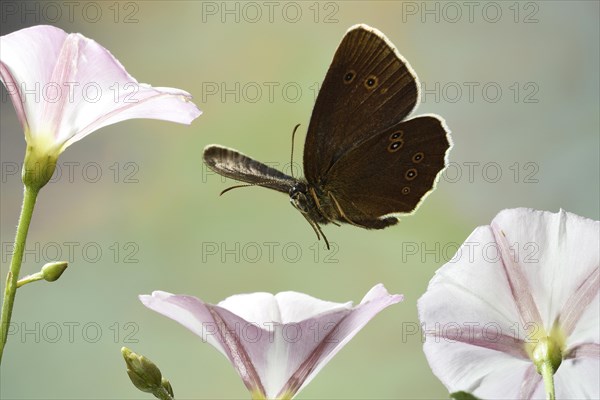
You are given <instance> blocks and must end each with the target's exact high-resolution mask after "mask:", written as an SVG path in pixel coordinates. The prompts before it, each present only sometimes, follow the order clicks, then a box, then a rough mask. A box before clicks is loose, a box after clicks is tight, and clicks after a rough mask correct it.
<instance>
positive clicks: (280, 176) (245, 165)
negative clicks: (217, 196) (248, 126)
mask: <svg viewBox="0 0 600 400" xmlns="http://www.w3.org/2000/svg"><path fill="white" fill-rule="evenodd" d="M204 162H205V163H206V165H207V166H208V167H209V168H210V169H212V170H213V171H215V172H216V173H218V174H220V175H223V176H225V177H227V178H232V179H236V180H238V181H242V182H246V183H250V184H255V185H260V186H265V187H268V188H271V189H275V190H278V191H280V192H284V193H288V192H289V191H290V189H291V188H292V187H293V186H294V184H295V183H296V180H295V179H294V178H292V177H291V176H289V175H286V174H284V173H282V172H280V171H278V170H276V169H274V168H271V167H269V166H268V165H265V164H263V163H261V162H259V161H256V160H254V159H252V158H250V157H248V156H246V155H244V154H242V153H240V152H238V151H235V150H233V149H229V148H227V147H223V146H217V145H210V146H207V147H206V148H205V149H204Z"/></svg>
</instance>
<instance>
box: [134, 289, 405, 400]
mask: <svg viewBox="0 0 600 400" xmlns="http://www.w3.org/2000/svg"><path fill="white" fill-rule="evenodd" d="M140 300H141V301H142V303H144V305H145V306H146V307H148V308H150V309H152V310H154V311H156V312H158V313H160V314H162V315H165V316H167V317H169V318H171V319H173V320H175V321H177V322H179V323H180V324H182V325H183V326H185V327H186V328H188V329H190V330H191V331H192V332H194V333H195V334H197V335H198V336H200V337H201V338H202V339H203V340H204V341H207V342H208V343H210V344H212V345H213V346H214V347H215V348H216V349H217V350H219V351H220V352H221V353H223V355H225V357H227V358H228V359H229V361H230V362H231V363H232V364H233V366H234V368H235V369H236V370H237V372H238V373H239V375H240V377H241V378H242V380H243V381H244V384H245V385H246V387H247V388H248V390H249V391H250V392H251V393H252V396H253V398H269V399H272V398H279V399H291V398H292V397H294V396H295V395H296V394H297V393H298V392H299V391H300V390H301V389H302V388H303V387H304V386H305V385H307V384H308V383H309V382H310V381H311V380H312V379H313V378H314V376H315V375H316V374H317V373H318V372H319V371H320V370H321V368H323V366H325V364H326V363H327V362H328V361H329V360H330V359H331V358H332V357H333V356H334V355H335V354H336V353H337V352H338V351H339V350H340V349H341V348H342V347H343V346H344V345H345V344H346V343H347V342H348V341H349V340H350V339H351V338H352V337H353V336H354V335H355V334H356V333H358V331H359V330H360V329H361V328H362V327H363V326H364V325H365V324H366V323H367V322H369V320H370V319H371V318H373V317H374V316H375V315H377V314H378V313H379V312H380V311H381V310H383V309H384V308H386V307H388V306H389V305H392V304H395V303H398V302H400V301H402V296H401V295H390V294H389V293H388V292H387V291H386V290H385V288H384V287H383V285H377V286H375V287H373V288H372V289H371V290H370V291H369V292H368V293H367V294H366V295H365V297H364V298H363V300H362V301H361V303H360V304H359V305H358V306H356V307H353V306H352V303H351V302H349V303H332V302H328V301H323V300H319V299H316V298H314V297H311V296H308V295H306V294H302V293H296V292H282V293H278V294H276V295H272V294H270V293H251V294H240V295H235V296H231V297H229V298H227V299H225V300H223V301H222V302H220V303H219V304H217V305H212V304H207V303H205V302H203V301H202V300H199V299H197V298H195V297H191V296H179V295H173V294H170V293H166V292H160V291H155V292H153V293H152V295H144V296H140Z"/></svg>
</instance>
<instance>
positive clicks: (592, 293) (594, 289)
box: [559, 267, 600, 336]
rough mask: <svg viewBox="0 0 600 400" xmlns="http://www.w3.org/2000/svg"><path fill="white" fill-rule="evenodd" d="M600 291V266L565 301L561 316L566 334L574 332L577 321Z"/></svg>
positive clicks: (561, 324)
mask: <svg viewBox="0 0 600 400" xmlns="http://www.w3.org/2000/svg"><path fill="white" fill-rule="evenodd" d="M599 291H600V268H599V267H596V269H594V270H593V271H592V272H591V273H590V274H589V275H588V276H587V277H586V278H585V279H584V280H583V282H581V284H580V285H579V287H578V288H577V289H576V290H575V292H574V293H573V294H572V295H571V296H570V297H569V299H568V300H567V302H566V303H565V305H564V307H563V310H562V311H561V313H560V316H559V323H560V327H561V328H562V329H563V330H564V332H565V335H566V336H569V335H570V334H571V333H573V330H574V329H575V326H577V322H579V319H580V318H581V315H582V314H583V313H584V311H585V310H586V308H587V307H588V305H590V303H591V302H592V300H594V299H595V298H596V297H597V296H598V292H599Z"/></svg>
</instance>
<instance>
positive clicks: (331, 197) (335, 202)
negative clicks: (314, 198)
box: [327, 192, 365, 228]
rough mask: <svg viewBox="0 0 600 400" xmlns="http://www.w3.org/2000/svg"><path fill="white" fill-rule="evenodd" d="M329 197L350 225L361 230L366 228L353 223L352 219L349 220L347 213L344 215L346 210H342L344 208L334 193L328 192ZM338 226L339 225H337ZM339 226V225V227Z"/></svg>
mask: <svg viewBox="0 0 600 400" xmlns="http://www.w3.org/2000/svg"><path fill="white" fill-rule="evenodd" d="M327 195H328V196H329V198H330V199H331V200H332V201H333V204H335V208H336V209H337V211H338V213H339V214H340V216H341V217H342V218H343V219H345V220H346V221H347V222H348V223H349V224H352V225H354V226H358V227H361V228H364V227H365V226H363V225H360V224H357V223H356V222H354V221H352V220H351V219H350V218H348V217H347V216H346V213H344V210H342V207H341V206H340V203H339V202H338V201H337V199H336V198H335V196H334V195H333V193H331V192H328V193H327ZM336 225H337V224H336ZM338 226H339V225H338Z"/></svg>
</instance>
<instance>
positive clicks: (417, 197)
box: [323, 115, 451, 224]
mask: <svg viewBox="0 0 600 400" xmlns="http://www.w3.org/2000/svg"><path fill="white" fill-rule="evenodd" d="M450 146H451V143H450V138H449V135H448V131H447V129H446V127H445V124H444V122H443V121H442V120H441V119H440V118H439V117H437V116H433V115H428V116H420V117H417V118H414V119H411V120H408V121H403V122H399V123H396V124H395V125H393V126H391V127H389V128H387V129H384V130H382V131H380V132H379V133H377V134H375V135H373V136H372V137H371V138H369V139H368V140H366V141H364V142H362V143H361V144H360V145H359V146H357V147H355V148H353V149H352V150H350V151H349V152H348V154H347V155H346V156H345V157H343V158H342V159H340V160H339V161H338V162H337V163H335V164H334V165H333V166H332V168H331V171H330V173H329V175H328V179H327V181H326V182H325V183H324V186H323V190H324V191H325V192H331V193H332V194H333V195H334V196H335V198H336V199H337V200H338V202H339V205H340V208H341V209H342V210H343V212H344V214H345V215H346V216H347V217H348V218H349V219H350V220H351V221H353V222H356V223H358V224H361V221H374V220H376V219H379V218H380V217H382V216H386V215H389V214H407V213H411V212H412V211H414V210H415V209H416V208H417V206H418V204H419V203H420V202H421V200H422V199H423V198H425V196H426V195H427V193H428V192H430V191H431V190H432V189H433V188H434V186H435V182H436V179H437V176H438V174H439V173H440V171H442V170H443V168H444V166H445V162H446V153H447V152H448V150H449V149H450Z"/></svg>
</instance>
